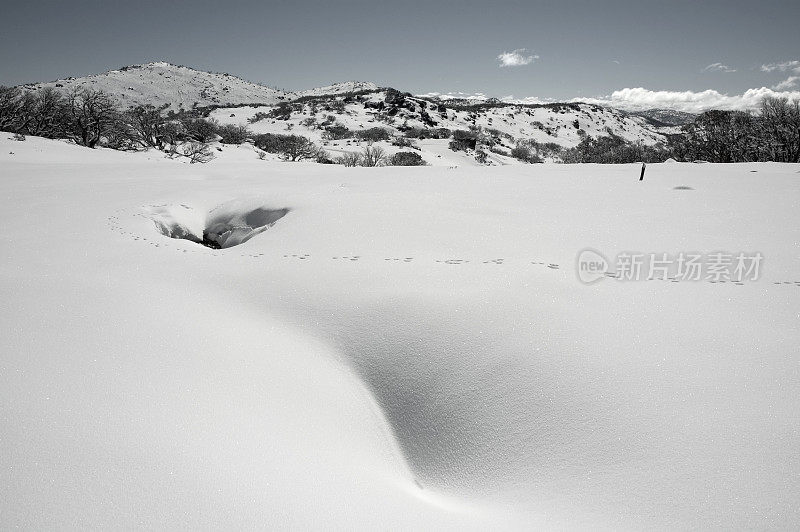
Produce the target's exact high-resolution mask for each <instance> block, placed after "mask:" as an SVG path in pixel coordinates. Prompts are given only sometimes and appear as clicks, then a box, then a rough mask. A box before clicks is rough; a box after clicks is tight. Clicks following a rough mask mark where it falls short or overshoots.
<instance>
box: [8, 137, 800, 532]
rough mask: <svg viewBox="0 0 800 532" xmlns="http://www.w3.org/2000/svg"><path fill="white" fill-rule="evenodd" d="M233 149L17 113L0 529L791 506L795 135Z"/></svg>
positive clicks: (799, 175)
mask: <svg viewBox="0 0 800 532" xmlns="http://www.w3.org/2000/svg"><path fill="white" fill-rule="evenodd" d="M216 154H217V155H218V157H217V159H215V160H214V161H212V162H210V163H208V164H206V165H199V164H197V165H189V164H185V163H182V162H180V161H177V160H169V159H165V158H164V157H163V156H162V154H159V153H157V152H149V153H120V152H114V151H110V150H102V149H101V150H88V149H85V148H79V147H76V146H72V145H70V144H67V143H65V142H59V141H48V140H42V139H37V138H28V140H27V141H25V142H15V141H12V140H7V138H6V135H3V136H2V138H0V198H2V209H0V222H2V232H0V238H2V242H3V268H2V269H1V270H0V283H1V284H2V299H0V301H1V303H0V317H1V320H2V324H3V325H2V330H3V334H2V336H1V337H0V353H1V354H2V355H1V357H0V407H1V408H0V427H2V430H0V471H2V474H0V479H1V480H0V527H1V528H4V529H7V528H14V527H21V528H26V529H64V528H112V527H113V528H133V527H137V528H166V529H174V528H183V529H198V528H245V527H247V528H256V527H258V528H309V527H311V528H370V529H374V528H417V529H419V528H453V529H470V528H475V529H486V528H489V527H491V528H516V529H530V528H535V527H547V528H593V529H633V530H641V529H693V528H714V529H724V530H729V529H797V528H798V527H800V504H799V503H798V501H800V455H798V453H797V449H799V448H800V432H798V429H800V350H799V349H798V344H800V324H799V322H798V318H799V317H800V227H798V224H797V212H798V207H799V206H800V205H798V203H800V168H798V166H797V165H787V164H769V163H764V164H738V165H714V164H696V165H695V164H677V163H676V164H657V165H649V166H648V169H647V174H646V178H645V180H644V181H643V182H639V181H638V177H639V167H638V166H637V165H619V166H599V165H527V166H505V167H493V168H485V167H466V166H464V167H459V168H455V169H449V168H447V167H421V168H393V167H386V168H378V169H370V168H344V167H341V166H328V165H317V164H312V163H308V164H306V163H280V162H275V161H265V160H259V159H258V157H256V155H255V153H254V152H253V151H252V149H248V148H246V147H225V148H224V149H223V151H222V152H216ZM675 187H688V188H684V189H675ZM284 209H287V210H288V211H284ZM284 214H285V215H284ZM212 221H213V222H214V223H215V224H217V225H219V224H223V225H224V224H225V223H229V224H230V225H231V226H236V227H237V229H236V231H238V232H237V233H236V235H237V239H238V240H243V241H244V242H243V243H242V244H240V245H238V246H234V247H228V248H226V249H219V250H215V249H210V248H208V247H204V246H201V245H200V244H197V243H194V242H191V241H189V240H186V239H175V238H169V237H168V236H165V234H164V233H171V234H173V235H179V234H181V233H182V232H183V234H193V235H194V236H195V237H198V238H199V237H202V232H203V229H204V228H208V223H209V222H212ZM273 222H274V224H273V225H270V224H271V223H273ZM247 237H249V239H248V238H247ZM584 248H593V249H596V250H598V251H599V252H601V253H603V254H604V255H605V256H606V257H614V256H615V255H616V254H617V253H620V252H623V251H627V252H642V253H651V252H652V253H661V252H664V253H671V254H672V253H679V252H682V251H684V252H702V253H711V252H717V251H727V252H730V253H736V252H740V251H742V252H748V253H751V252H760V253H761V254H762V255H763V257H764V259H763V264H761V270H760V271H759V279H758V280H755V281H752V280H749V281H746V282H743V283H741V284H735V283H733V282H725V283H717V282H715V283H712V282H708V281H680V282H678V281H677V280H676V281H675V282H672V281H671V280H660V279H653V280H640V281H629V282H623V281H618V280H615V279H610V278H609V279H601V280H600V281H599V282H597V283H595V284H591V285H585V284H582V283H581V282H579V280H578V277H577V275H576V262H575V261H576V257H577V255H578V253H579V251H581V250H582V249H584ZM645 277H648V276H645Z"/></svg>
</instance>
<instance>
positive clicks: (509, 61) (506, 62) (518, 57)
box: [497, 48, 539, 68]
mask: <svg viewBox="0 0 800 532" xmlns="http://www.w3.org/2000/svg"><path fill="white" fill-rule="evenodd" d="M527 53H528V50H527V49H525V48H517V49H516V50H513V51H511V52H503V53H502V54H500V55H498V56H497V60H498V61H500V68H503V67H515V66H523V65H529V64H530V63H533V62H534V61H536V60H537V59H539V56H538V55H526V54H527Z"/></svg>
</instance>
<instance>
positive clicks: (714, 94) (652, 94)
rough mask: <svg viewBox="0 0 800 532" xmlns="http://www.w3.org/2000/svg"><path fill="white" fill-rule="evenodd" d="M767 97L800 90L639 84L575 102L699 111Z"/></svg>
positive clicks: (752, 104) (754, 103)
mask: <svg viewBox="0 0 800 532" xmlns="http://www.w3.org/2000/svg"><path fill="white" fill-rule="evenodd" d="M765 96H772V97H786V98H790V99H795V98H798V99H800V91H780V90H774V89H769V88H767V87H761V88H758V89H748V90H746V91H745V92H744V93H743V94H734V95H728V94H722V93H720V92H718V91H715V90H711V89H709V90H705V91H700V92H694V91H652V90H649V89H645V88H642V87H637V88H625V89H620V90H617V91H614V92H612V93H611V95H610V96H606V97H602V98H573V99H572V100H571V101H576V102H577V101H581V102H587V103H596V104H600V105H609V106H611V107H616V108H618V109H625V110H629V111H636V110H641V109H655V108H667V109H676V110H678V111H688V112H691V113H699V112H703V111H707V110H709V109H722V110H746V109H756V108H758V106H759V105H760V103H761V99H762V98H764V97H765Z"/></svg>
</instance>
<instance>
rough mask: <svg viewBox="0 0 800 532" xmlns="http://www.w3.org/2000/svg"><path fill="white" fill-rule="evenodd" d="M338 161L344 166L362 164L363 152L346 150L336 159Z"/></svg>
mask: <svg viewBox="0 0 800 532" xmlns="http://www.w3.org/2000/svg"><path fill="white" fill-rule="evenodd" d="M336 163H337V164H341V165H343V166H360V165H361V154H360V153H355V152H346V153H344V154H343V155H342V156H340V157H338V158H337V159H336Z"/></svg>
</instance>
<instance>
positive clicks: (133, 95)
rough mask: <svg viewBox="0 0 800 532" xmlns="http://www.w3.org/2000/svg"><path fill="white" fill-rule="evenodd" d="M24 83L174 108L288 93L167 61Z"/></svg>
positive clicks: (268, 100)
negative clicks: (96, 92) (87, 90)
mask: <svg viewBox="0 0 800 532" xmlns="http://www.w3.org/2000/svg"><path fill="white" fill-rule="evenodd" d="M24 87H25V88H26V89H29V90H36V89H39V88H41V87H57V88H63V90H65V91H69V90H71V89H73V88H76V87H78V88H81V87H89V88H92V89H97V90H103V91H105V92H107V93H109V94H111V95H112V96H114V97H115V98H116V99H117V100H118V101H119V102H120V104H121V105H123V106H125V107H132V106H134V105H140V104H147V103H150V104H153V105H156V106H159V105H162V104H168V105H169V106H170V108H171V109H174V110H178V109H187V110H188V109H192V108H194V107H208V106H216V105H240V104H247V103H265V104H270V103H277V102H279V101H281V100H284V99H286V98H287V97H288V96H287V93H285V92H284V91H281V90H276V89H272V88H269V87H265V86H263V85H259V84H257V83H252V82H249V81H245V80H243V79H241V78H237V77H236V76H231V75H230V74H217V73H210V72H201V71H199V70H194V69H192V68H188V67H184V66H177V65H172V64H170V63H164V62H158V63H147V64H144V65H133V66H128V67H123V68H121V69H119V70H110V71H108V72H104V73H102V74H96V75H92V76H85V77H80V78H67V79H61V80H57V81H51V82H48V83H35V84H30V85H25V86H24Z"/></svg>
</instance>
